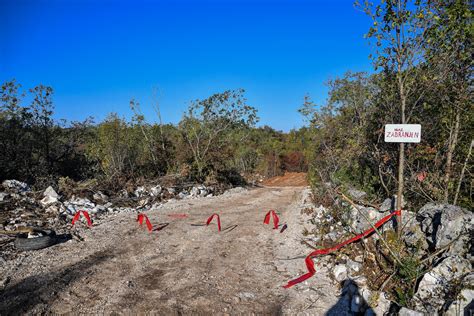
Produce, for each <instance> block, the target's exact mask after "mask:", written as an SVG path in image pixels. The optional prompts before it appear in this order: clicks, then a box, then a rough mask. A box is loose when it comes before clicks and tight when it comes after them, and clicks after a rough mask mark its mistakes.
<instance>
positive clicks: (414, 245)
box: [402, 211, 429, 257]
mask: <svg viewBox="0 0 474 316" xmlns="http://www.w3.org/2000/svg"><path fill="white" fill-rule="evenodd" d="M402 226H403V238H402V239H403V241H404V242H405V244H406V245H407V246H408V247H409V248H411V249H412V250H413V253H414V254H416V255H418V256H420V257H421V256H422V255H424V254H425V253H426V252H425V251H426V250H428V247H429V245H428V242H427V241H426V237H425V234H424V233H423V231H422V230H421V227H420V224H419V222H418V221H417V219H416V214H415V213H413V212H409V211H404V212H403V214H402Z"/></svg>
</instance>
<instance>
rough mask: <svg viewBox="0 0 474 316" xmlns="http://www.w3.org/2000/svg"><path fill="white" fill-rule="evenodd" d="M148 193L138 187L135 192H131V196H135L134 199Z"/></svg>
mask: <svg viewBox="0 0 474 316" xmlns="http://www.w3.org/2000/svg"><path fill="white" fill-rule="evenodd" d="M147 193H148V192H147V191H146V189H145V187H143V186H142V187H138V188H137V189H136V190H135V192H133V194H134V195H135V196H136V197H142V196H145V195H146V194H147Z"/></svg>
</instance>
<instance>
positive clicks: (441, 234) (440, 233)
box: [418, 203, 474, 255]
mask: <svg viewBox="0 0 474 316" xmlns="http://www.w3.org/2000/svg"><path fill="white" fill-rule="evenodd" d="M418 216H419V217H420V218H421V230H422V231H423V232H424V233H425V234H426V239H427V241H428V243H429V244H430V246H431V247H432V248H433V249H440V248H443V247H445V246H447V245H448V244H449V243H451V242H453V241H454V240H456V239H457V240H456V241H455V242H454V244H453V245H452V246H451V247H450V248H451V249H450V252H449V253H450V254H460V255H462V254H465V253H467V252H468V251H469V244H470V242H471V241H470V238H469V232H470V231H472V230H474V213H473V212H469V211H467V210H465V209H462V208H460V207H458V206H454V205H449V204H435V203H428V204H426V205H425V206H423V207H422V208H421V209H420V211H419V212H418Z"/></svg>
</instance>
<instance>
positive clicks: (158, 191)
mask: <svg viewBox="0 0 474 316" xmlns="http://www.w3.org/2000/svg"><path fill="white" fill-rule="evenodd" d="M162 191H163V189H162V187H161V186H160V185H157V186H155V187H153V188H151V189H150V194H151V196H154V197H156V196H159V195H160V194H161V192H162Z"/></svg>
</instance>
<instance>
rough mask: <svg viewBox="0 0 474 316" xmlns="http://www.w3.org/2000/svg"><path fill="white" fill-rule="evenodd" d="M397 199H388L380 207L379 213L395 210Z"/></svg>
mask: <svg viewBox="0 0 474 316" xmlns="http://www.w3.org/2000/svg"><path fill="white" fill-rule="evenodd" d="M395 206H396V204H395V198H386V199H385V200H384V201H383V202H382V205H380V208H379V211H380V212H388V211H392V210H395Z"/></svg>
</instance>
